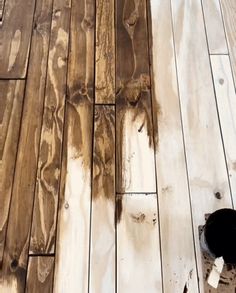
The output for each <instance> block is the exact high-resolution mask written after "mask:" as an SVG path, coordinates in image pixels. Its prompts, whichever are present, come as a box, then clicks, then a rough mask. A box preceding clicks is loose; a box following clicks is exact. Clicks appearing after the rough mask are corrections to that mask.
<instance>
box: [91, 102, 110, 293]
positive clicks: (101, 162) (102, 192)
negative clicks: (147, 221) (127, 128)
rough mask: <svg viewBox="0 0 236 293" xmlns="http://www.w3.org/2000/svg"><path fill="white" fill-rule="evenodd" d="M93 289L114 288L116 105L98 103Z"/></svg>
mask: <svg viewBox="0 0 236 293" xmlns="http://www.w3.org/2000/svg"><path fill="white" fill-rule="evenodd" d="M94 115H95V125H94V127H95V129H94V150H93V185H92V186H93V193H92V199H93V201H92V213H91V243H90V246H91V249H90V292H94V293H96V292H104V293H105V292H107V293H112V292H115V108H114V107H113V106H95V114H94Z"/></svg>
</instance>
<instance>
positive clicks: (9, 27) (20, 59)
mask: <svg viewBox="0 0 236 293" xmlns="http://www.w3.org/2000/svg"><path fill="white" fill-rule="evenodd" d="M34 7H35V0H8V1H6V3H5V7H4V21H3V22H2V25H1V26H0V40H1V46H0V64H1V67H0V78H24V77H25V75H26V68H27V64H28V55H29V47H30V40H31V31H32V24H33V14H34ZM19 16H20V17H19ZM23 16H24V17H23Z"/></svg>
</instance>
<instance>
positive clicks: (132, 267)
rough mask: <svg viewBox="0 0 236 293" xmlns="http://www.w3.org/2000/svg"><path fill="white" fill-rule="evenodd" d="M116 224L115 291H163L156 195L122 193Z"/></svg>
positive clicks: (120, 292)
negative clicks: (120, 209) (118, 217)
mask: <svg viewBox="0 0 236 293" xmlns="http://www.w3.org/2000/svg"><path fill="white" fill-rule="evenodd" d="M119 197H122V202H123V207H122V215H121V219H120V222H119V223H118V225H117V292H118V293H130V292H137V293H139V292H140V293H141V292H150V293H154V292H155V293H156V292H160V293H161V292H162V285H161V282H162V280H161V263H160V247H159V234H158V225H159V223H158V216H157V196H156V195H155V194H147V195H146V194H131V195H130V194H129V195H128V194H123V195H118V198H117V199H118V200H119Z"/></svg>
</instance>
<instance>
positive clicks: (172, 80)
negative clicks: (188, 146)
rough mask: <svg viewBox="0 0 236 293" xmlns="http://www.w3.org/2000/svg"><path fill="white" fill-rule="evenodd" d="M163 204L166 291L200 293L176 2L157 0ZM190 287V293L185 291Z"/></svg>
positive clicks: (155, 58) (156, 77) (157, 93)
mask: <svg viewBox="0 0 236 293" xmlns="http://www.w3.org/2000/svg"><path fill="white" fill-rule="evenodd" d="M150 3H151V12H152V18H151V15H150V26H151V25H152V36H150V38H151V37H152V46H153V47H152V49H153V51H152V55H153V62H152V64H153V79H154V86H155V92H154V93H155V94H154V95H153V98H154V99H156V103H158V104H159V113H158V115H156V113H154V119H155V120H157V122H156V123H154V125H158V129H155V132H157V131H158V135H159V137H158V138H159V139H158V145H157V146H156V150H157V151H156V166H157V183H158V194H159V198H158V203H159V213H160V215H159V217H160V233H161V247H162V249H161V255H162V270H163V286H164V292H187V291H189V292H199V291H198V283H197V273H196V260H195V250H194V241H193V229H192V218H191V207H190V200H189V190H188V181H187V173H186V162H185V154H184V145H183V134H182V125H181V116H180V106H179V96H178V85H177V77H176V68H175V58H174V47H173V32H172V26H171V10H170V2H169V1H162V0H151V2H150ZM184 288H185V289H184Z"/></svg>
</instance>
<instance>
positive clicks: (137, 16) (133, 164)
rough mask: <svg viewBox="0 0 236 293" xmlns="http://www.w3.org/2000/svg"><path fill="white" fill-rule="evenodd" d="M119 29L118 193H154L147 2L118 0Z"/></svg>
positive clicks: (117, 17) (117, 20) (117, 73)
mask: <svg viewBox="0 0 236 293" xmlns="http://www.w3.org/2000/svg"><path fill="white" fill-rule="evenodd" d="M116 26H117V36H116V44H117V45H116V51H117V54H116V63H117V64H116V92H117V95H116V105H117V107H116V110H117V111H116V119H117V120H116V125H117V128H116V134H117V141H116V147H117V161H116V165H117V172H116V177H117V191H118V192H119V193H124V192H155V190H156V185H155V163H154V151H153V125H152V115H151V97H150V74H149V56H148V34H147V9H146V1H145V0H130V1H128V0H117V1H116ZM147 170H148V176H147Z"/></svg>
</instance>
